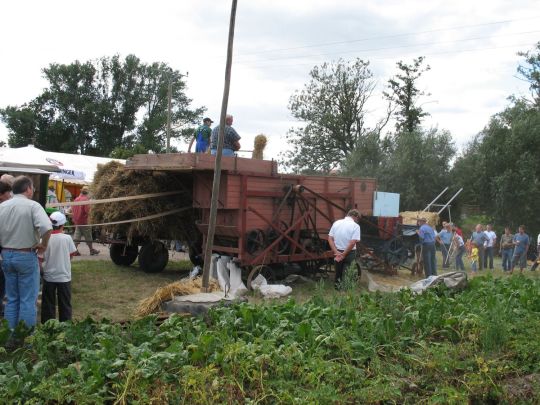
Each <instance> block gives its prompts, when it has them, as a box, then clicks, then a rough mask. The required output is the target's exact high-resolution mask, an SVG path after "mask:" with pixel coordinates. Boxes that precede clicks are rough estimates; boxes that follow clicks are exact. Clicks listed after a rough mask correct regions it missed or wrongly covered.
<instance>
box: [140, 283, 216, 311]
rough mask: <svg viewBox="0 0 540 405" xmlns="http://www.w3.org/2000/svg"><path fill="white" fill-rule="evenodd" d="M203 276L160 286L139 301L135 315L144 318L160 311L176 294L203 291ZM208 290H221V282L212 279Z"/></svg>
mask: <svg viewBox="0 0 540 405" xmlns="http://www.w3.org/2000/svg"><path fill="white" fill-rule="evenodd" d="M201 288H202V278H201V277H197V278H195V279H192V280H185V281H177V282H175V283H171V284H168V285H166V286H164V287H160V288H158V289H157V290H156V292H155V293H154V294H153V295H152V296H150V297H148V298H145V299H144V300H141V301H140V302H139V305H138V306H137V309H136V310H135V317H137V318H142V317H144V316H146V315H150V314H152V313H154V312H159V310H160V308H161V304H162V303H163V302H165V301H170V300H172V299H173V298H174V296H175V295H190V294H196V293H199V292H201ZM208 289H209V290H208V291H209V292H212V291H219V290H220V288H219V284H218V282H217V280H215V279H210V281H209V283H208Z"/></svg>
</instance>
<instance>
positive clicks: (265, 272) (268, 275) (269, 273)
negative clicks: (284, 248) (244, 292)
mask: <svg viewBox="0 0 540 405" xmlns="http://www.w3.org/2000/svg"><path fill="white" fill-rule="evenodd" d="M259 274H261V275H262V276H263V277H264V278H265V279H266V281H268V282H274V281H276V274H275V272H274V270H273V269H272V267H270V266H265V265H264V264H261V265H258V266H255V267H253V268H252V269H251V271H250V272H249V276H248V279H247V288H248V290H250V291H251V290H253V288H251V282H252V281H253V280H255V279H256V278H257V276H258V275H259Z"/></svg>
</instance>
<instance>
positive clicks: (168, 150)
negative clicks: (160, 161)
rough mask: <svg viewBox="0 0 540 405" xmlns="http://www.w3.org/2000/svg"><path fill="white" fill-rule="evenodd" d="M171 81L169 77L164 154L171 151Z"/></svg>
mask: <svg viewBox="0 0 540 405" xmlns="http://www.w3.org/2000/svg"><path fill="white" fill-rule="evenodd" d="M171 99H172V79H171V78H170V77H169V86H168V87H167V148H166V149H165V152H166V153H169V152H170V150H171V104H172V102H171V101H172V100H171Z"/></svg>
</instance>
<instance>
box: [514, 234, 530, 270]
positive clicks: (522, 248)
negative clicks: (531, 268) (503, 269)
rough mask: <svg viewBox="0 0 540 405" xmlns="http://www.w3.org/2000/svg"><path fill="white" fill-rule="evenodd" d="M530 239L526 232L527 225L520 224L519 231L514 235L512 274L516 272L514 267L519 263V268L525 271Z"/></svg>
mask: <svg viewBox="0 0 540 405" xmlns="http://www.w3.org/2000/svg"><path fill="white" fill-rule="evenodd" d="M529 245H530V239H529V235H527V234H526V233H525V225H520V226H519V232H518V233H516V234H515V235H514V246H515V248H514V256H513V257H512V269H511V270H510V274H512V273H513V272H514V267H516V264H517V263H519V270H520V272H521V273H523V269H524V268H525V267H526V266H527V251H528V250H529Z"/></svg>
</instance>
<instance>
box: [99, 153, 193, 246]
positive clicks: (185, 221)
mask: <svg viewBox="0 0 540 405" xmlns="http://www.w3.org/2000/svg"><path fill="white" fill-rule="evenodd" d="M186 181H188V180H186V179H185V178H184V180H182V178H181V177H180V176H179V175H175V174H170V173H166V172H160V171H149V170H141V171H139V170H124V166H123V165H122V164H121V163H118V162H115V161H112V162H109V163H107V164H106V165H100V166H99V167H98V170H97V172H96V174H95V176H94V182H93V184H92V186H91V191H92V195H93V198H94V199H97V200H101V199H105V198H115V197H127V196H134V195H141V194H151V193H159V192H167V191H177V190H179V191H182V190H184V192H183V193H181V194H176V195H171V196H164V197H155V198H147V199H137V200H130V201H122V202H116V203H108V204H96V205H93V206H92V209H91V211H90V221H91V223H93V224H101V223H108V222H116V221H123V220H133V219H137V218H141V217H145V216H148V215H153V214H159V213H163V212H165V211H170V210H173V209H177V208H182V207H191V206H192V197H191V188H192V186H191V185H190V184H184V183H185V182H186ZM104 230H105V231H106V232H109V233H113V234H119V235H121V236H125V237H127V239H128V241H131V240H132V239H134V238H137V237H144V238H148V239H177V240H182V241H186V240H189V239H190V235H191V238H192V235H194V234H196V232H197V231H196V229H195V221H194V218H193V211H192V210H191V209H188V210H186V211H183V212H180V213H176V214H173V215H168V216H163V217H160V218H157V219H152V220H146V221H136V222H130V223H127V224H118V225H109V226H106V227H104Z"/></svg>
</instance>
